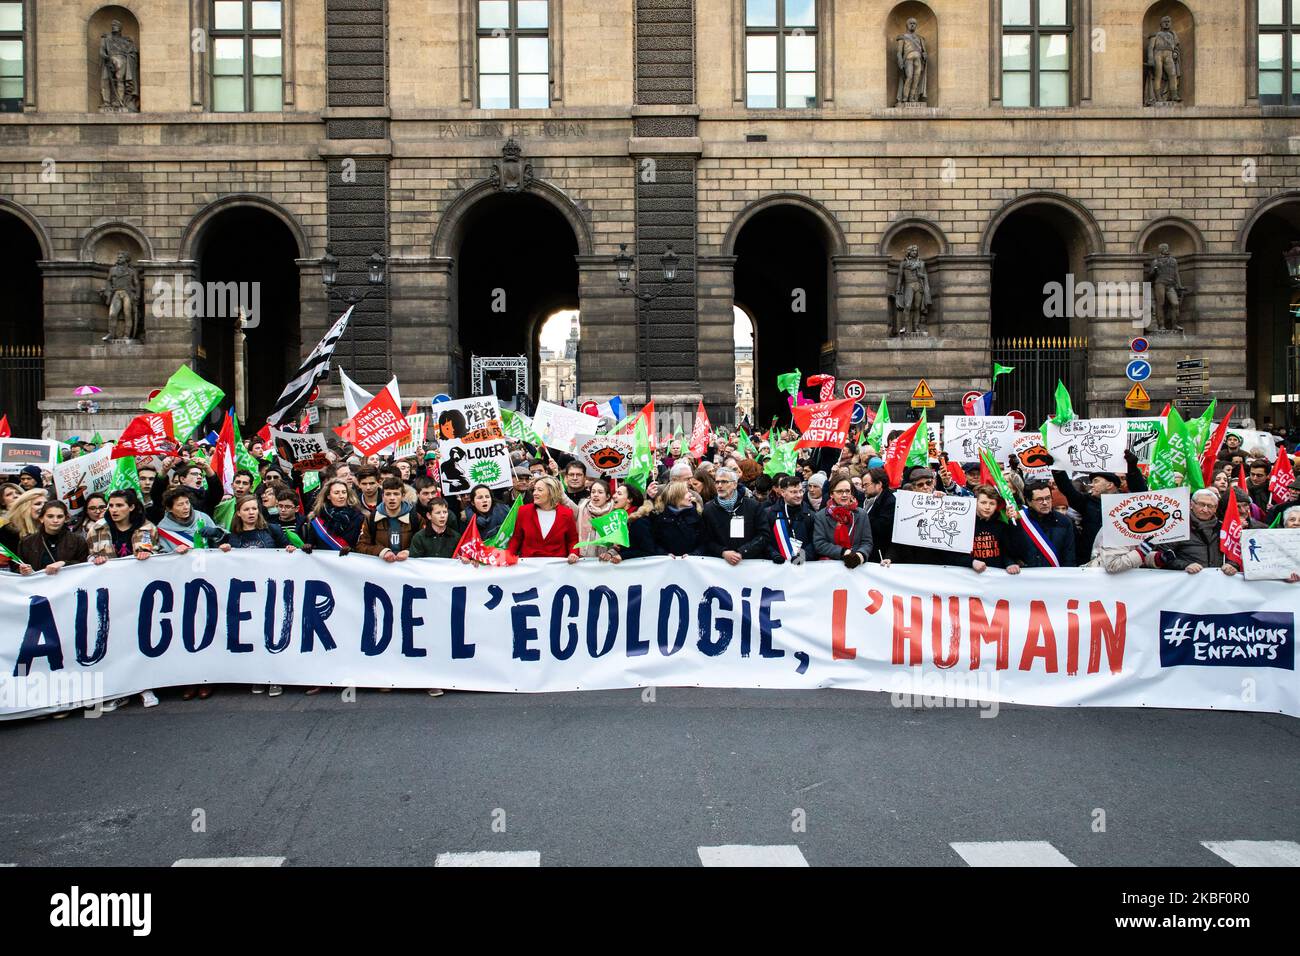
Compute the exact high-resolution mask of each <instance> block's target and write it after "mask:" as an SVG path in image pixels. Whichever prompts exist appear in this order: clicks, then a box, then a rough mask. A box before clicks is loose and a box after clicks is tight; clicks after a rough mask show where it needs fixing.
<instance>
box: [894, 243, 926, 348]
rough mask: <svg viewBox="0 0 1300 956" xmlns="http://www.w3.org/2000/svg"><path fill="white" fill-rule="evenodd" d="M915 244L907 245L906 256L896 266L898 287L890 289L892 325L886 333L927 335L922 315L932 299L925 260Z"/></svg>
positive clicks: (924, 314)
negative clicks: (891, 294)
mask: <svg viewBox="0 0 1300 956" xmlns="http://www.w3.org/2000/svg"><path fill="white" fill-rule="evenodd" d="M920 253H921V250H920V249H918V248H917V247H916V246H908V247H907V256H906V257H905V258H904V259H903V261H902V262H901V263H899V265H898V286H897V288H896V289H895V290H894V324H893V328H892V329H891V330H890V335H927V334H928V333H927V332H926V330H925V321H926V316H927V315H928V314H929V312H930V306H931V305H933V304H934V298H933V296H931V295H930V277H929V276H928V275H927V274H926V271H925V260H924V259H922V258H921V255H920Z"/></svg>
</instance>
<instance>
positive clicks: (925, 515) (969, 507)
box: [894, 491, 975, 554]
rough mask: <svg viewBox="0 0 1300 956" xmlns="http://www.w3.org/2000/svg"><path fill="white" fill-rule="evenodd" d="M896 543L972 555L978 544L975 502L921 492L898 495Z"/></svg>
mask: <svg viewBox="0 0 1300 956" xmlns="http://www.w3.org/2000/svg"><path fill="white" fill-rule="evenodd" d="M894 497H895V498H896V499H897V503H896V504H895V505H894V541H895V542H896V543H898V544H914V545H917V546H918V547H922V548H934V549H936V550H939V551H953V552H956V553H958V554H969V553H970V550H971V548H972V547H974V544H975V499H974V498H966V497H958V496H957V495H943V496H937V495H934V494H932V493H927V492H921V491H898V492H895V493H894Z"/></svg>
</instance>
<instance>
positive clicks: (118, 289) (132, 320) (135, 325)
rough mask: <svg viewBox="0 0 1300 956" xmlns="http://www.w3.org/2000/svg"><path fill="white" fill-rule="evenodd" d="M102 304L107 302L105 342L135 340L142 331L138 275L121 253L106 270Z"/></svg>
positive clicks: (123, 253)
mask: <svg viewBox="0 0 1300 956" xmlns="http://www.w3.org/2000/svg"><path fill="white" fill-rule="evenodd" d="M103 297H104V301H105V302H107V303H108V323H109V333H108V334H107V335H105V336H104V339H103V341H105V342H107V341H108V340H109V339H139V338H140V337H141V335H142V333H143V332H144V329H143V325H144V322H143V321H142V316H141V313H140V275H139V273H138V272H136V271H135V269H134V267H132V266H131V259H130V257H129V256H128V255H127V254H126V253H125V252H119V253H118V254H117V262H116V263H115V264H114V266H113V268H111V269H109V270H108V282H107V283H105V285H104V291H103Z"/></svg>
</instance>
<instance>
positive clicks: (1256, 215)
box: [0, 189, 1300, 253]
mask: <svg viewBox="0 0 1300 956" xmlns="http://www.w3.org/2000/svg"><path fill="white" fill-rule="evenodd" d="M0 202H3V200H0ZM1292 203H1300V189H1291V190H1288V191H1287V192H1284V193H1278V194H1277V195H1276V196H1269V197H1268V198H1267V199H1263V200H1260V202H1259V203H1258V204H1257V205H1256V206H1255V208H1254V209H1252V210H1251V211H1250V213H1249V214H1248V215H1247V216H1246V218H1245V219H1244V220H1243V221H1242V223H1241V230H1240V231H1239V232H1238V233H1237V241H1236V243H1234V245H1233V249H1232V251H1233V252H1239V253H1244V252H1247V251H1248V250H1247V248H1246V247H1247V245H1248V244H1249V242H1250V232H1251V230H1252V229H1254V228H1255V225H1256V224H1257V223H1258V222H1259V221H1260V220H1261V219H1263V218H1264V217H1265V216H1266V215H1268V214H1269V213H1270V212H1277V211H1278V210H1280V209H1282V208H1283V207H1284V206H1288V205H1291V204H1292Z"/></svg>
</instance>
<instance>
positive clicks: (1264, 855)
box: [1201, 840, 1300, 866]
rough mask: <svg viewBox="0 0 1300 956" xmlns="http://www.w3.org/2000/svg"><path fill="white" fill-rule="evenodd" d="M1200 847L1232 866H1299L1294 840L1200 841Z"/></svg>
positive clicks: (1298, 847) (1299, 845)
mask: <svg viewBox="0 0 1300 956" xmlns="http://www.w3.org/2000/svg"><path fill="white" fill-rule="evenodd" d="M1201 846H1203V847H1205V848H1206V849H1207V850H1209V851H1210V852H1211V853H1213V854H1215V855H1216V856H1221V857H1223V859H1225V860H1227V861H1228V862H1229V863H1231V864H1232V865H1233V866H1300V843H1296V842H1295V841H1294V840H1220V841H1210V840H1202V841H1201Z"/></svg>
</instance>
